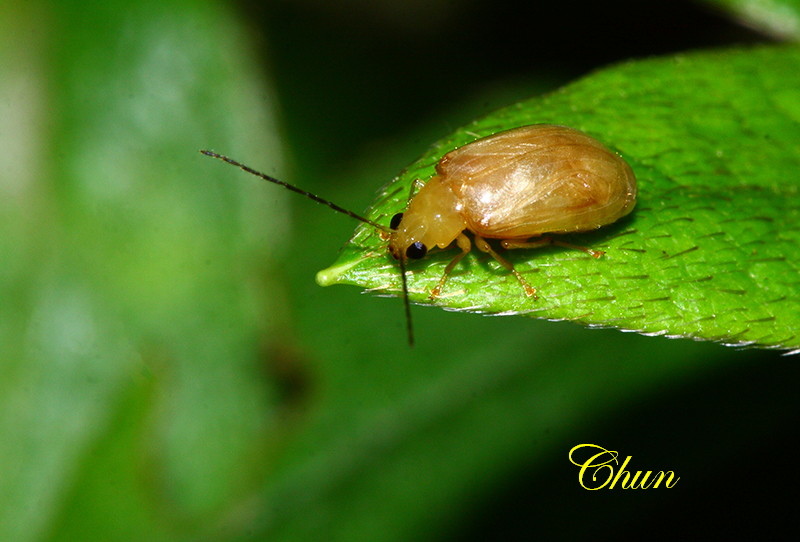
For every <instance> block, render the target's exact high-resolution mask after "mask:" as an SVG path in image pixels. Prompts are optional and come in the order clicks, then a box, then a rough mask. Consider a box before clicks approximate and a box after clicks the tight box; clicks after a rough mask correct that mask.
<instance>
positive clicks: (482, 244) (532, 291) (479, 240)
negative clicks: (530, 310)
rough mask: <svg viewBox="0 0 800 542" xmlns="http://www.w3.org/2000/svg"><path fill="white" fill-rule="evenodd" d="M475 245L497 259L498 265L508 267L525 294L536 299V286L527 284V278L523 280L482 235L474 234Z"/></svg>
mask: <svg viewBox="0 0 800 542" xmlns="http://www.w3.org/2000/svg"><path fill="white" fill-rule="evenodd" d="M475 246H477V247H478V249H479V250H481V251H483V252H486V253H487V254H489V255H490V256H491V257H492V258H494V259H495V260H497V261H498V262H499V263H500V265H502V266H503V267H505V268H506V269H508V270H509V271H510V272H511V273H513V274H514V276H515V277H516V278H517V280H518V281H519V283H520V284H521V285H522V288H523V289H524V290H525V295H527V296H528V297H533V298H534V299H536V298H537V297H538V296H537V295H536V288H534V287H533V286H531V285H530V284H528V281H527V280H525V277H523V276H522V275H521V274H520V273H519V271H517V270H516V269H514V266H513V265H512V264H511V262H509V261H508V260H506V259H505V258H503V257H502V256H500V255H499V254H498V253H497V252H495V250H494V249H493V248H492V246H491V245H490V244H489V243H488V242H487V241H486V239H484V238H483V237H479V236H477V235H476V236H475Z"/></svg>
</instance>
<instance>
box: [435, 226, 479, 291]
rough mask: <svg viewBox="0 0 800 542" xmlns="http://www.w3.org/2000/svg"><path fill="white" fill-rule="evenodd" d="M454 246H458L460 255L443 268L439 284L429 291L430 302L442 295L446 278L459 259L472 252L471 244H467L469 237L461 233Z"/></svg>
mask: <svg viewBox="0 0 800 542" xmlns="http://www.w3.org/2000/svg"><path fill="white" fill-rule="evenodd" d="M456 245H458V248H460V249H461V253H459V254H458V255H457V256H456V257H455V258H453V259H452V260H451V261H450V263H449V264H447V267H445V268H444V274H442V278H441V279H439V284H437V285H436V287H435V288H434V289H433V290H431V295H430V296H429V297H428V299H430V300H434V299H436V298H437V297H439V295H440V294H441V293H442V288H444V283H445V282H447V277H448V276H449V275H450V272H451V271H452V270H453V268H454V267H455V266H456V265H458V262H460V261H461V259H462V258H463V257H464V256H466V255H467V253H468V252H469V251H470V250H472V243H470V242H469V237H467V236H466V235H464V234H463V233H461V234H459V236H458V237H456Z"/></svg>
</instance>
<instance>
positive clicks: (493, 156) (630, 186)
mask: <svg viewBox="0 0 800 542" xmlns="http://www.w3.org/2000/svg"><path fill="white" fill-rule="evenodd" d="M437 171H438V173H439V175H440V176H441V177H442V180H443V182H445V183H447V185H448V186H450V188H451V189H452V190H453V192H454V193H455V194H456V196H457V198H458V199H459V201H460V203H461V208H462V209H463V211H462V215H463V217H464V220H465V222H466V223H467V225H468V227H469V229H470V230H472V231H474V232H475V233H476V234H478V235H481V236H483V237H494V238H501V239H523V238H528V237H534V236H537V235H540V234H543V233H566V232H580V231H588V230H593V229H596V228H599V227H601V226H604V225H606V224H610V223H612V222H614V221H616V220H618V219H619V218H621V217H623V216H625V215H626V214H628V213H629V212H630V211H631V210H632V209H633V206H634V204H635V201H636V179H635V177H634V174H633V171H632V170H631V168H630V166H628V164H627V163H626V162H625V161H624V160H623V159H622V158H620V157H619V156H618V155H616V154H614V153H613V152H612V151H610V150H609V149H607V148H606V147H605V146H603V145H602V144H601V143H600V142H599V141H597V140H595V139H594V138H592V137H589V136H588V135H586V134H584V133H582V132H579V131H578V130H574V129H572V128H567V127H564V126H554V125H548V124H536V125H532V126H525V127H522V128H516V129H513V130H508V131H506V132H501V133H499V134H495V135H494V136H492V137H489V138H485V139H481V140H477V141H474V142H472V143H470V144H469V145H466V146H464V147H461V148H459V149H456V150H454V151H452V152H450V153H448V154H447V155H445V156H444V157H443V158H442V160H441V161H440V162H439V165H438V166H437Z"/></svg>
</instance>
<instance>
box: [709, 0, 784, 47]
mask: <svg viewBox="0 0 800 542" xmlns="http://www.w3.org/2000/svg"><path fill="white" fill-rule="evenodd" d="M702 1H703V2H704V3H706V4H709V5H711V6H715V7H717V8H719V9H721V10H724V11H726V12H728V13H730V14H731V15H732V16H733V17H734V18H735V19H737V20H739V21H740V22H741V23H743V24H746V25H749V26H752V27H754V28H758V29H759V30H761V31H763V32H765V33H767V34H771V35H773V36H775V37H777V38H781V39H785V40H792V41H798V40H800V0H702Z"/></svg>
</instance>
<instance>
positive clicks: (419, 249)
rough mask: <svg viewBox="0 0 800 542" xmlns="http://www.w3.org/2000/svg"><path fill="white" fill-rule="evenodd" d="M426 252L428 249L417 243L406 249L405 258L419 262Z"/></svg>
mask: <svg viewBox="0 0 800 542" xmlns="http://www.w3.org/2000/svg"><path fill="white" fill-rule="evenodd" d="M426 252H428V247H426V246H425V245H423V244H422V243H420V242H419V241H417V242H416V243H412V244H411V245H409V247H408V248H407V249H406V256H408V257H409V258H412V259H414V260H419V259H420V258H422V257H424V256H425V253H426Z"/></svg>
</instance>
